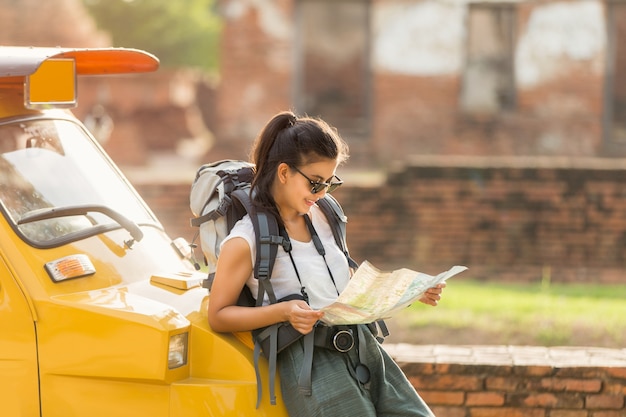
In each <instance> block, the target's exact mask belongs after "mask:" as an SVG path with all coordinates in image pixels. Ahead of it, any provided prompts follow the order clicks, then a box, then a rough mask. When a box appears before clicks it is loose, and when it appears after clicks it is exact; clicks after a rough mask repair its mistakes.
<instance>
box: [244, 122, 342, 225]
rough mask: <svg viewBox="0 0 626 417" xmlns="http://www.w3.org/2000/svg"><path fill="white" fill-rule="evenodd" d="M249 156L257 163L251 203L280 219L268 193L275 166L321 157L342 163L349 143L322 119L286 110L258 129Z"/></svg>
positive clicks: (294, 164) (310, 160) (302, 162)
mask: <svg viewBox="0 0 626 417" xmlns="http://www.w3.org/2000/svg"><path fill="white" fill-rule="evenodd" d="M251 157H252V158H251V159H252V163H254V164H255V165H256V174H255V176H254V179H253V180H252V191H253V192H254V202H255V204H257V205H258V206H261V207H262V208H263V209H265V210H269V211H270V212H272V213H273V214H274V215H276V216H277V218H280V216H278V209H277V207H276V204H275V202H274V198H273V196H272V193H271V189H272V188H271V187H272V184H273V182H274V179H275V177H276V171H277V168H278V165H280V164H281V163H283V162H284V163H286V164H287V165H289V166H291V167H298V166H301V165H305V164H308V163H311V162H317V161H319V160H321V159H335V160H337V162H338V163H343V162H345V161H346V160H347V159H348V145H347V144H346V143H345V142H344V141H343V139H341V137H340V136H339V134H338V133H337V130H336V129H334V128H333V127H331V126H329V125H328V123H326V122H325V121H323V120H321V119H319V118H313V117H308V116H304V117H298V116H296V115H295V114H294V113H293V112H291V111H285V112H281V113H278V114H276V115H275V116H274V117H272V119H270V121H269V122H267V124H266V125H265V127H264V128H263V129H262V130H261V133H260V134H259V136H258V137H257V138H256V140H255V142H254V145H253V147H252V153H251Z"/></svg>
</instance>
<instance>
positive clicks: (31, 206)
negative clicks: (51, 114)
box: [0, 119, 156, 247]
mask: <svg viewBox="0 0 626 417" xmlns="http://www.w3.org/2000/svg"><path fill="white" fill-rule="evenodd" d="M0 204H1V205H2V208H3V212H4V213H5V216H8V218H9V221H10V222H12V223H13V225H14V227H15V228H17V230H19V232H20V234H21V235H22V237H23V238H25V239H26V240H27V241H29V243H31V244H34V245H36V246H41V247H46V246H54V245H55V242H62V243H67V241H68V240H70V241H71V240H76V239H78V238H84V237H85V236H87V235H89V233H87V231H89V230H93V231H95V232H94V233H92V234H95V233H97V231H98V230H105V229H106V228H105V227H104V226H111V225H113V226H112V227H109V229H110V228H118V227H121V225H120V224H118V223H117V222H116V220H115V219H113V218H111V216H109V215H107V214H106V211H105V210H94V211H92V210H89V212H88V214H84V213H82V214H79V215H77V214H70V215H67V211H66V212H65V214H64V213H63V211H61V210H60V211H59V215H58V216H48V217H51V218H46V219H43V220H37V221H28V222H25V223H23V224H19V221H20V219H23V218H25V217H27V216H26V215H27V214H31V215H32V214H33V213H34V212H35V213H36V212H38V211H45V210H46V209H48V210H50V209H53V208H54V209H57V208H59V209H60V208H66V207H72V206H89V207H94V206H95V207H106V208H109V209H111V210H114V211H115V212H117V213H119V214H121V215H122V216H124V218H126V219H128V220H129V221H130V222H132V223H135V224H145V223H150V224H154V223H156V221H155V219H154V218H153V217H152V215H151V214H150V212H149V211H147V210H146V209H145V207H144V206H143V205H142V203H141V201H140V200H139V199H138V197H137V196H136V194H135V193H134V192H133V190H132V189H131V188H130V187H129V186H128V185H127V183H126V181H125V180H124V179H123V178H122V177H121V176H120V175H119V174H118V172H117V171H116V170H115V169H113V167H112V165H111V164H110V162H109V160H108V158H106V157H105V156H104V154H103V153H102V151H101V150H100V149H99V147H98V146H96V145H95V144H94V143H93V142H92V141H91V140H90V139H89V138H88V137H87V134H86V133H85V131H84V130H83V129H82V128H81V127H80V126H79V125H78V124H76V123H74V122H72V121H70V120H51V119H38V120H22V121H16V122H12V123H6V124H0ZM18 224H19V225H18ZM98 228H100V229H98ZM103 228H104V229H103ZM72 236H74V238H71V237H72ZM64 239H65V240H64Z"/></svg>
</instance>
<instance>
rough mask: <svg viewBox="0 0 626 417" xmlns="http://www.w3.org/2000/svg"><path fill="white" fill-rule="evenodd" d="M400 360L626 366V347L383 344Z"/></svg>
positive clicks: (558, 365)
mask: <svg viewBox="0 0 626 417" xmlns="http://www.w3.org/2000/svg"><path fill="white" fill-rule="evenodd" d="M383 347H384V348H385V350H386V351H387V352H389V354H390V355H391V356H393V357H394V358H395V359H396V361H398V362H428V363H460V364H475V365H550V366H554V367H572V366H574V367H576V366H599V367H619V368H621V367H624V368H626V349H608V348H595V347H541V346H480V345H476V346H469V345H468V346H451V345H409V344H404V343H399V344H386V343H385V344H383Z"/></svg>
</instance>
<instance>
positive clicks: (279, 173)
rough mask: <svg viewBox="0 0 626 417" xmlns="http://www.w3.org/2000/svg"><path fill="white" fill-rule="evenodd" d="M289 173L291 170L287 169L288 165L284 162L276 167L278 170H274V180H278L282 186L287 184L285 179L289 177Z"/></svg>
mask: <svg viewBox="0 0 626 417" xmlns="http://www.w3.org/2000/svg"><path fill="white" fill-rule="evenodd" d="M290 171H291V168H289V165H287V164H286V163H284V162H281V163H280V164H279V165H278V168H276V178H278V181H280V183H281V184H284V183H286V182H287V178H288V177H289V172H290Z"/></svg>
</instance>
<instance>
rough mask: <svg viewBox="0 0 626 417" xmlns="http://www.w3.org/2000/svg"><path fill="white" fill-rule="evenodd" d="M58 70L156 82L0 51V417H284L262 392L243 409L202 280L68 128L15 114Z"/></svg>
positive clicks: (126, 54) (236, 374) (79, 55)
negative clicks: (51, 68) (33, 77)
mask: <svg viewBox="0 0 626 417" xmlns="http://www.w3.org/2000/svg"><path fill="white" fill-rule="evenodd" d="M59 57H61V58H70V59H73V60H75V63H76V65H75V68H76V72H77V74H78V75H95V74H118V73H119V74H121V73H128V72H145V71H154V70H156V69H157V68H158V60H156V58H155V57H153V56H151V55H150V54H147V53H145V52H143V51H137V50H125V49H119V48H110V49H97V50H90V49H64V48H20V47H15V48H12V47H0V328H2V329H3V330H4V331H3V332H2V333H1V334H2V335H1V336H0V403H1V404H2V415H3V416H7V417H9V416H44V417H52V416H59V417H61V416H62V417H66V416H72V415H76V416H82V415H89V416H93V417H96V416H133V417H136V416H150V417H154V416H177V417H178V416H180V417H185V416H213V415H215V416H241V415H260V416H263V415H268V416H269V415H271V416H281V415H286V412H285V410H284V406H283V405H282V402H281V401H280V398H279V399H278V401H279V404H278V405H276V406H272V405H270V404H269V399H268V395H267V392H268V390H267V386H264V387H263V391H264V393H265V395H264V396H263V401H262V403H261V405H260V407H259V408H258V409H257V408H256V397H257V384H256V374H255V371H254V364H253V360H252V351H251V350H250V347H249V345H247V344H246V343H243V342H242V340H241V338H238V337H236V336H235V335H232V334H219V333H215V332H213V331H212V330H211V329H210V327H209V325H208V320H207V313H206V312H207V306H208V302H209V295H208V293H207V291H206V289H204V288H202V287H201V286H200V285H199V284H200V282H201V280H202V279H203V278H205V274H204V273H202V272H197V271H195V269H194V268H193V266H192V263H191V262H190V260H189V259H188V257H187V256H186V254H184V253H182V252H181V250H180V243H178V244H175V242H173V241H172V239H171V238H170V237H169V236H168V235H167V233H166V232H165V231H164V230H163V227H162V225H161V224H160V223H159V221H158V219H157V218H156V216H155V215H154V213H152V211H151V210H150V208H149V207H148V206H147V205H146V204H145V202H143V200H142V199H141V198H140V196H139V195H138V194H137V193H136V191H135V190H134V189H133V188H132V186H131V185H130V183H129V182H128V180H127V179H126V178H125V177H124V175H123V174H122V173H121V171H120V170H119V169H118V168H117V167H116V166H115V164H114V163H113V162H112V161H111V160H110V159H109V158H108V156H107V155H106V154H105V153H104V151H103V150H102V148H101V147H100V146H99V145H98V143H97V142H96V141H95V139H94V138H93V136H92V135H91V134H90V133H89V132H87V131H86V129H85V128H84V126H83V125H82V123H80V121H78V120H76V119H75V118H74V116H73V115H72V113H71V112H70V111H68V110H56V109H26V108H25V106H24V90H25V79H26V77H27V76H28V75H30V74H33V73H35V72H36V71H37V69H38V68H39V66H41V63H42V62H44V61H46V60H47V59H50V58H55V59H56V58H59ZM181 218H182V219H183V221H184V220H185V216H184V215H182V216H181ZM57 274H58V275H57ZM59 277H60V278H59ZM260 365H261V371H262V380H263V381H264V383H265V384H264V385H266V382H267V379H268V378H267V366H266V363H265V361H262V362H261V364H260ZM279 395H280V394H279Z"/></svg>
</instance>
